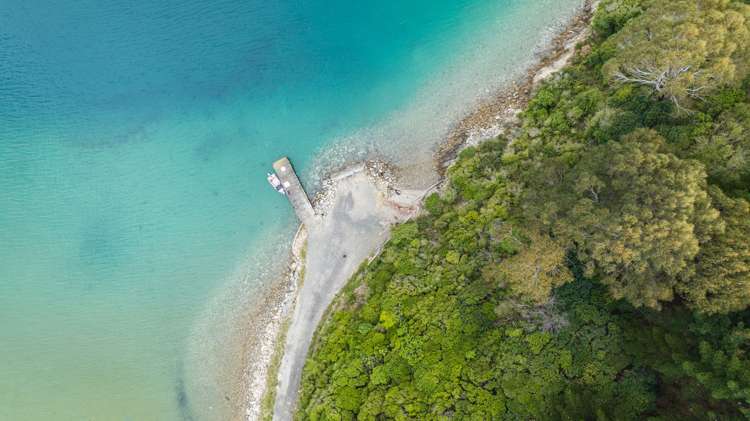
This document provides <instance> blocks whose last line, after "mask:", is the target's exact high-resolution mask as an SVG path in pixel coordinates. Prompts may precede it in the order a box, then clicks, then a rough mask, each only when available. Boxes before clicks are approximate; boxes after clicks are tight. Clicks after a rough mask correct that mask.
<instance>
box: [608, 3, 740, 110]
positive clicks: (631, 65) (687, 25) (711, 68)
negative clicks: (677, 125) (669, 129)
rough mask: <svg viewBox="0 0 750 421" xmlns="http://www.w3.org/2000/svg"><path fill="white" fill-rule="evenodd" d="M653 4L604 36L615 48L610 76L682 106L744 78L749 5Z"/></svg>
mask: <svg viewBox="0 0 750 421" xmlns="http://www.w3.org/2000/svg"><path fill="white" fill-rule="evenodd" d="M650 3H651V2H650ZM654 4H655V5H650V6H651V7H647V8H646V10H645V11H644V12H643V13H642V14H641V15H640V16H639V17H638V18H637V19H630V20H629V21H628V23H627V24H626V25H625V26H624V28H623V29H622V30H621V31H619V32H618V33H617V34H615V35H614V36H613V37H612V38H611V39H609V40H607V43H609V44H610V45H612V46H613V47H614V48H616V50H617V52H616V54H615V55H614V56H613V57H612V58H611V59H610V60H609V61H608V62H607V63H606V64H605V66H604V69H603V70H604V73H605V74H606V75H607V77H608V78H610V80H612V81H614V82H619V83H629V84H635V85H641V86H646V87H648V88H649V89H651V90H653V91H654V93H655V94H656V95H658V96H659V97H660V98H665V99H669V100H671V101H673V102H674V103H675V104H677V105H678V106H682V105H689V104H690V103H691V102H692V101H695V100H703V99H704V98H705V97H706V96H707V95H709V94H711V93H712V92H713V91H715V90H716V89H717V88H720V87H721V86H722V84H736V83H738V82H740V81H742V80H743V79H744V77H745V76H746V75H747V71H748V67H747V64H748V63H747V62H748V54H750V7H748V6H746V5H744V4H740V3H737V2H731V1H729V0H670V1H655V2H654Z"/></svg>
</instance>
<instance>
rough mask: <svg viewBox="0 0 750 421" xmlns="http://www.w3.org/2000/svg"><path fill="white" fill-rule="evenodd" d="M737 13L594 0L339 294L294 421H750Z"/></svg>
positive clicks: (745, 37)
mask: <svg viewBox="0 0 750 421" xmlns="http://www.w3.org/2000/svg"><path fill="white" fill-rule="evenodd" d="M747 3H748V2H747V1H743V2H741V1H736V0H735V1H730V0H698V1H693V0H666V1H665V0H660V1H657V0H603V1H602V2H601V4H600V7H599V9H598V10H597V11H596V13H595V15H594V18H593V22H592V26H593V33H592V36H591V38H590V39H589V41H588V43H587V44H586V45H584V46H582V48H580V49H579V52H580V53H579V55H578V56H576V57H575V58H574V60H573V63H572V64H571V65H569V66H568V67H567V68H566V69H565V70H564V71H563V72H561V73H560V74H558V75H556V76H555V77H554V78H552V79H551V80H550V81H549V82H546V83H544V84H543V86H541V87H540V88H539V90H538V91H537V93H536V94H535V96H534V97H533V98H532V99H531V101H530V103H529V105H528V107H527V109H526V110H525V111H524V112H523V113H522V115H521V117H522V125H521V127H520V130H519V131H518V133H517V135H515V137H514V138H513V139H512V140H505V139H500V140H497V141H492V142H487V143H484V144H482V145H480V146H479V147H477V148H469V149H466V150H464V151H463V152H462V153H461V154H460V157H459V160H458V163H457V164H455V165H453V166H452V167H451V168H450V169H449V170H448V177H449V180H450V182H449V184H448V186H446V187H445V189H444V190H443V191H442V192H441V193H440V194H433V195H431V196H429V197H428V198H426V199H425V210H426V212H425V213H424V215H423V216H421V217H420V218H418V219H417V220H415V221H412V222H409V223H406V224H401V225H399V226H398V227H396V228H395V229H394V230H393V232H392V237H391V240H390V241H389V242H388V243H387V244H386V246H385V248H384V250H383V253H382V254H381V255H380V256H379V257H378V258H377V259H375V260H374V261H373V262H372V263H370V264H368V265H366V266H364V267H363V269H362V270H361V271H360V273H359V274H358V275H357V276H356V277H355V278H354V279H352V280H351V281H350V284H349V285H348V286H347V288H345V290H344V292H343V293H342V294H341V296H340V297H339V298H338V299H337V301H336V303H334V307H333V309H332V310H331V312H330V315H329V317H328V319H327V320H326V321H325V322H324V323H323V324H322V325H321V326H320V328H319V329H320V331H319V334H318V335H317V339H316V342H315V343H314V344H313V348H312V350H311V353H310V355H309V358H308V361H307V364H306V366H305V369H304V373H303V379H302V391H301V402H300V405H299V413H298V417H299V418H300V419H311V420H334V419H337V420H338V419H347V420H350V419H362V420H375V419H482V420H484V419H568V420H579V419H597V420H608V419H617V420H620V419H645V418H651V419H696V420H704V419H705V420H725V419H727V420H731V419H743V418H744V419H747V418H750V361H749V356H748V352H750V331H749V329H748V326H750V310H748V307H749V306H750V205H749V204H748V203H749V202H748V201H750V163H749V162H750V143H748V139H749V138H750V137H749V136H748V133H750V104H749V101H748V92H750V77H748V55H749V54H750V29H749V28H748V24H749V22H750V13H749V12H748V11H749V10H750V8H749V7H748V6H746V4H747ZM638 72H641V73H638ZM649 73H650V74H651V76H653V75H656V76H657V77H656V78H651V79H649V78H648V77H649ZM636 76H641V77H640V79H643V80H634V79H635V78H636ZM657 82H658V83H657ZM685 107H689V108H690V112H689V113H679V112H675V110H677V109H681V108H685ZM620 298H622V299H620Z"/></svg>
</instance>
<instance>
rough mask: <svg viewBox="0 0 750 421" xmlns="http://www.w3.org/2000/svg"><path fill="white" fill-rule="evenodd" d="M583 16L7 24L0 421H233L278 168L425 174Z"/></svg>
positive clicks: (410, 8) (509, 5)
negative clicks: (448, 135)
mask: <svg viewBox="0 0 750 421" xmlns="http://www.w3.org/2000/svg"><path fill="white" fill-rule="evenodd" d="M580 3H581V1H580V0H535V1H521V0H493V1H490V0H457V1H450V2H448V1H446V2H428V1H423V0H414V1H407V2H403V1H391V0H386V1H380V2H347V1H342V0H332V1H326V2H323V1H309V2H302V1H288V0H283V1H276V2H261V1H258V0H219V1H214V2H203V1H195V0H188V1H180V2H177V1H172V0H160V1H145V0H129V1H125V0H105V1H101V0H58V1H51V0H4V1H2V2H0V419H2V420H6V419H7V420H49V419H54V420H181V419H183V420H206V419H225V418H226V417H227V416H228V414H229V413H231V412H232V411H233V410H234V409H236V407H235V406H236V405H237V403H236V402H230V401H228V400H227V399H226V398H225V396H228V393H229V392H228V391H227V390H226V388H228V387H230V386H229V385H232V384H233V382H232V381H229V380H227V376H232V374H233V373H236V374H237V376H239V375H240V373H239V372H238V371H239V369H237V368H236V367H234V366H233V365H232V364H233V361H234V362H236V361H238V360H239V358H238V356H237V355H236V352H237V349H240V348H239V347H238V346H237V344H238V343H241V338H238V337H237V334H238V331H239V332H241V329H239V330H237V329H234V328H235V327H236V326H231V324H232V323H233V322H236V320H238V319H241V318H238V317H237V314H240V313H242V312H243V308H242V307H243V305H244V304H247V303H248V302H251V301H252V297H253V292H254V291H256V290H257V288H258V287H259V286H260V285H262V284H263V282H265V281H267V280H268V279H269V278H270V277H271V276H272V275H273V273H274V271H275V269H277V266H276V265H275V263H274V262H276V263H278V260H279V258H277V256H285V251H284V250H285V246H286V244H287V243H288V242H289V240H290V239H291V235H292V234H293V232H294V229H295V226H294V217H293V215H292V214H291V211H290V209H289V207H288V205H287V203H286V201H285V200H284V198H283V197H281V196H279V195H278V194H276V193H275V192H274V191H273V190H271V189H270V188H269V187H268V186H267V185H266V181H265V174H266V171H267V170H268V169H269V168H270V163H271V162H272V161H273V160H275V159H276V158H278V157H279V156H282V155H289V156H290V158H291V159H292V160H293V162H294V163H295V165H296V167H297V168H298V169H299V170H300V172H301V173H302V174H303V178H304V181H305V182H306V183H308V184H309V185H315V184H316V181H317V177H319V175H320V174H322V172H323V171H322V170H320V169H319V168H316V167H317V166H321V165H330V164H336V163H340V162H341V161H343V160H347V159H352V157H354V156H357V155H361V154H364V153H377V154H380V155H385V156H388V157H392V158H397V157H399V156H401V157H403V156H408V155H409V154H411V156H416V154H422V155H424V154H425V153H427V152H428V151H429V150H430V148H431V147H433V146H434V144H435V143H436V142H438V141H439V140H440V136H441V135H442V134H444V131H445V130H446V128H447V127H448V125H449V124H450V123H451V121H452V120H455V118H457V117H458V116H460V114H461V113H462V112H465V111H466V109H467V108H468V107H470V106H471V104H472V102H473V101H475V100H476V98H478V97H479V96H481V95H483V94H486V89H488V88H494V87H497V86H499V85H500V84H502V83H503V82H505V81H507V80H508V78H509V77H510V76H512V75H513V74H517V72H518V71H519V69H522V68H523V66H524V65H526V64H528V63H529V62H530V61H531V60H532V59H533V57H534V56H533V52H534V51H535V48H537V47H538V46H539V45H540V43H541V42H542V41H543V40H544V39H545V38H548V37H550V36H551V34H552V33H553V31H552V30H550V28H551V27H553V26H554V25H556V24H559V23H560V22H561V20H563V19H564V18H565V17H567V16H570V15H572V13H573V11H574V9H575V7H577V6H579V5H580ZM227 367H229V368H227Z"/></svg>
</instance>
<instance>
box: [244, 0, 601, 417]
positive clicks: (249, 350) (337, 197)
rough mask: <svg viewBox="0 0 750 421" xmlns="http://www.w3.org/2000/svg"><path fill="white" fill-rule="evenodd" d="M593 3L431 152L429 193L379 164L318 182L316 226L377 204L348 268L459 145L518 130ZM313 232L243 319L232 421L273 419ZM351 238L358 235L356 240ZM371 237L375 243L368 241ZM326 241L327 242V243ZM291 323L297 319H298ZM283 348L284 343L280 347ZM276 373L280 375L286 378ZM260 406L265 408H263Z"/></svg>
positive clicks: (414, 204)
mask: <svg viewBox="0 0 750 421" xmlns="http://www.w3.org/2000/svg"><path fill="white" fill-rule="evenodd" d="M596 4H597V2H596V1H592V0H586V1H585V2H584V4H583V5H582V7H581V8H580V10H579V11H578V12H577V13H576V14H575V15H574V17H573V18H572V19H571V20H570V21H569V22H568V23H567V24H566V25H565V26H564V27H563V28H562V30H561V31H560V32H559V34H558V35H557V36H555V37H554V38H553V40H552V42H551V43H550V44H549V46H548V47H547V48H544V49H542V50H541V51H540V53H539V55H538V56H539V60H538V61H537V62H536V64H534V65H533V66H531V67H530V68H528V69H527V70H526V71H525V73H524V76H523V77H521V78H519V79H518V80H517V81H515V82H513V83H512V84H510V85H509V86H506V87H505V88H502V89H500V90H499V91H497V92H496V93H495V94H493V95H491V96H490V97H489V99H488V100H485V101H482V102H481V103H480V104H479V105H478V106H477V107H475V108H474V109H473V110H471V111H470V112H468V113H467V114H466V116H465V117H464V118H462V119H461V120H460V121H458V122H457V123H456V125H455V127H454V128H453V129H452V130H451V131H450V134H449V135H448V136H447V138H446V139H444V141H442V142H441V143H440V146H439V147H438V148H437V150H436V151H434V153H433V157H432V159H433V163H434V170H436V171H437V173H438V182H437V183H436V184H434V185H433V186H431V187H430V188H428V189H421V190H409V191H407V190H403V191H402V190H400V189H399V188H398V186H399V184H400V183H402V182H403V180H402V178H403V176H402V175H400V171H399V169H398V168H393V167H391V165H389V164H388V163H385V162H379V161H367V162H364V163H356V164H353V165H350V166H347V167H344V168H343V169H341V170H339V171H337V172H335V173H333V174H331V175H329V176H327V177H325V178H324V179H323V181H322V186H323V187H322V189H321V191H320V192H319V193H318V194H317V195H316V196H315V199H314V200H313V202H314V206H315V208H316V212H318V213H320V214H322V215H324V216H323V219H324V220H325V219H333V218H328V215H330V213H331V211H332V210H333V209H335V208H337V207H339V208H340V207H341V206H345V205H347V202H348V201H347V198H351V195H352V193H353V192H356V191H357V190H361V189H362V188H363V187H364V188H366V189H368V192H367V194H369V195H370V196H372V195H375V196H372V197H377V198H378V199H379V200H378V204H379V206H374V207H379V208H380V209H379V210H378V211H374V214H372V213H371V214H368V215H360V216H367V217H373V216H375V217H376V218H375V222H376V225H380V228H379V229H377V230H376V231H377V234H373V233H374V232H375V231H373V232H371V233H370V237H371V238H369V239H367V238H362V243H369V244H367V245H366V247H362V248H360V250H359V253H355V254H352V255H350V256H349V257H350V260H349V261H350V262H351V261H353V260H355V259H354V258H355V256H356V255H357V254H363V258H362V259H361V260H360V262H364V261H366V260H367V258H368V257H369V258H371V257H372V256H373V255H374V254H377V252H378V250H379V248H380V246H382V244H384V243H385V241H386V240H387V238H388V235H387V234H388V232H389V228H390V226H391V225H393V224H395V223H398V222H402V221H404V220H408V219H409V218H411V217H413V216H415V215H417V214H418V212H419V211H420V205H421V199H422V198H423V197H424V196H425V195H426V194H428V193H429V192H431V191H433V190H434V189H436V188H439V186H440V185H442V182H443V181H444V180H445V171H446V169H447V168H448V166H450V164H451V163H452V162H453V161H454V160H455V158H456V156H457V154H458V152H460V151H461V150H462V149H463V148H465V147H467V146H472V145H475V144H477V143H480V142H481V141H483V140H486V139H489V138H493V137H496V136H498V135H501V134H504V133H508V132H509V131H512V130H513V128H514V127H515V126H516V125H517V124H518V123H519V121H518V118H517V116H518V113H519V112H520V111H521V110H522V109H523V108H524V107H525V105H526V104H527V103H528V101H529V99H530V98H531V95H532V94H533V92H534V90H535V89H536V88H537V87H538V86H539V84H540V83H541V82H542V81H543V80H544V79H546V78H547V77H549V76H550V75H552V74H554V73H555V72H557V71H558V70H560V69H561V68H562V67H564V66H565V65H566V64H567V63H568V62H569V61H570V59H571V58H572V57H573V56H574V54H575V48H576V45H577V44H578V43H579V42H580V41H582V40H584V39H585V38H586V37H587V36H588V33H589V31H588V28H589V23H590V19H591V16H592V13H593V11H594V10H595V7H596ZM363 197H364V196H363ZM349 205H350V206H349V207H348V208H346V209H345V210H346V211H347V212H351V211H352V208H351V204H350V203H349ZM355 210H356V209H355ZM339 211H341V209H340V210H339ZM360 211H361V209H360ZM375 214H377V215H375ZM329 222H330V221H329ZM325 224H326V222H322V223H321V225H325ZM374 226H375V225H373V227H374ZM313 230H315V231H317V228H315V227H309V228H308V227H303V226H300V229H299V230H298V231H297V234H296V235H295V239H294V242H293V247H292V250H291V251H290V255H289V257H288V259H289V260H290V263H289V265H288V266H287V270H286V271H285V272H284V273H283V274H282V276H280V277H279V278H277V279H276V281H274V282H272V283H271V284H270V285H268V287H266V288H264V290H263V291H262V292H261V295H260V297H259V299H258V300H257V301H256V302H257V303H258V305H257V306H256V308H254V309H253V311H252V313H251V314H252V315H251V317H250V319H251V320H252V322H251V323H252V325H253V326H251V327H250V329H249V332H251V333H252V334H251V335H249V337H248V338H246V344H245V346H244V347H243V348H244V349H243V358H244V361H243V362H244V367H245V369H244V371H243V380H242V385H243V387H244V388H245V390H243V391H241V392H240V393H241V394H240V396H243V397H244V400H245V401H244V402H242V405H241V406H240V407H239V408H238V413H237V414H235V416H234V417H233V418H234V419H247V420H255V419H261V418H262V419H271V418H272V416H273V414H271V413H268V410H269V408H268V407H267V405H263V403H264V401H266V400H268V396H269V395H268V394H269V393H271V394H272V395H271V396H272V398H273V397H275V393H274V392H277V391H276V390H275V389H277V388H278V387H279V384H278V381H277V380H278V378H277V379H274V378H272V377H274V375H277V376H278V374H277V373H276V371H275V369H278V367H273V366H274V364H275V361H276V360H281V359H283V357H284V356H285V355H287V354H288V348H289V343H290V341H289V337H288V332H287V330H286V329H287V328H288V327H289V325H290V324H293V322H292V320H293V318H294V317H295V313H299V307H300V304H301V303H308V302H310V301H311V297H310V296H309V293H308V294H307V295H305V293H304V292H303V288H304V286H305V285H306V284H305V276H306V275H310V272H311V271H310V269H311V267H310V264H309V259H310V257H309V254H308V256H305V253H304V252H303V249H304V244H306V242H307V241H312V243H313V244H322V243H321V241H325V240H326V234H325V233H321V232H318V233H317V235H314V236H313V237H312V238H311V237H310V231H313ZM357 234H360V235H361V233H357ZM329 235H330V233H329ZM373 236H374V237H375V238H372V237H373ZM327 240H330V238H328V239H327ZM358 240H359V238H358ZM368 240H369V241H368ZM336 251H338V249H336ZM344 256H346V255H344ZM319 258H320V257H319ZM360 262H355V264H353V265H352V264H350V265H348V266H350V267H349V268H348V269H345V270H343V271H340V272H338V273H337V274H336V275H337V276H336V278H337V280H338V282H332V283H333V284H336V285H333V286H332V288H330V290H331V291H332V292H333V294H331V291H328V292H329V293H328V296H327V297H326V299H324V300H315V301H318V302H317V303H314V304H315V305H312V306H311V311H312V310H314V312H315V313H316V314H317V315H318V316H319V317H318V320H313V322H314V323H313V331H314V330H316V329H315V328H316V327H317V326H318V325H319V324H320V321H321V320H319V318H320V317H322V316H323V312H324V311H325V310H326V309H327V308H328V305H329V304H330V301H331V300H332V299H333V297H334V296H335V295H336V294H337V293H338V291H339V289H340V287H342V286H343V285H345V283H346V281H347V280H348V279H349V278H350V277H351V275H352V274H353V273H354V271H355V270H356V268H358V267H359V264H360ZM314 266H315V265H312V272H313V276H315V274H317V275H320V274H319V273H318V272H320V270H319V269H318V268H316V267H314ZM306 272H307V273H306ZM318 278H320V276H318ZM326 301H327V302H326ZM303 305H304V304H303ZM297 317H298V318H299V315H298V316H297ZM307 325H308V327H309V325H310V323H307ZM256 333H257V334H256ZM307 333H309V336H310V338H309V340H311V339H312V334H313V332H306V333H305V334H306V335H307ZM298 334H299V333H298ZM298 340H299V338H297V337H293V338H292V341H291V342H292V343H294V341H298ZM309 340H308V341H307V344H305V346H304V347H303V348H304V349H302V350H298V351H297V354H298V356H297V357H296V359H299V355H302V361H301V363H302V365H303V364H304V356H306V354H307V345H309ZM285 342H286V344H285V345H284V346H281V345H282V344H284V343H285ZM280 350H283V351H284V352H283V355H281V356H279V355H278V353H279V351H280ZM282 364H283V363H282ZM297 365H298V366H299V361H297ZM301 368H302V367H301V366H299V367H296V369H297V370H299V371H300V372H301ZM279 374H283V375H288V373H285V374H284V373H279ZM269 375H270V377H269ZM279 377H281V376H279ZM292 383H294V382H292ZM288 386H289V385H287V387H288ZM294 387H295V386H294V384H292V385H291V388H292V389H294ZM270 389H274V390H270ZM264 406H265V408H263V407H264ZM284 409H285V410H287V413H291V411H292V410H293V408H284ZM276 410H277V411H278V410H279V408H278V407H277V408H276Z"/></svg>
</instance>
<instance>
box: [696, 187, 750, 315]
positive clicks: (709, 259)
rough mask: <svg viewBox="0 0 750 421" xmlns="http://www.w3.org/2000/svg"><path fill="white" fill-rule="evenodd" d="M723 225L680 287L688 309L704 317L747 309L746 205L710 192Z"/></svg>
mask: <svg viewBox="0 0 750 421" xmlns="http://www.w3.org/2000/svg"><path fill="white" fill-rule="evenodd" d="M711 196H712V198H713V203H714V206H716V208H718V209H719V211H720V212H721V217H722V220H723V222H724V223H725V225H726V229H725V231H724V232H723V233H722V234H721V235H716V236H714V237H713V238H712V239H711V240H710V241H709V242H707V243H706V244H704V245H703V246H702V247H701V250H700V253H699V254H698V256H697V258H696V261H697V264H696V270H695V274H694V275H693V276H692V277H691V278H690V280H689V281H687V282H686V283H684V284H683V285H682V286H681V290H682V293H683V294H684V295H685V297H686V298H687V300H688V301H689V302H690V305H691V306H692V307H693V308H695V309H697V310H699V311H701V312H705V313H728V312H733V311H740V310H744V309H746V308H747V307H748V306H749V305H750V204H749V203H748V202H747V201H746V200H745V199H731V198H729V197H727V196H725V195H724V194H723V193H722V192H721V190H719V189H718V188H713V189H711Z"/></svg>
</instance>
